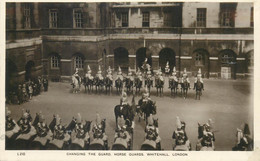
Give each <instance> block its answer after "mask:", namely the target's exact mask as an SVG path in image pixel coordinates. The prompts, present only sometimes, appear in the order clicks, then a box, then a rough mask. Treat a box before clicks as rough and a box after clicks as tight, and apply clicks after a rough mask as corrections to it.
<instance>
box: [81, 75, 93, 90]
mask: <svg viewBox="0 0 260 161" xmlns="http://www.w3.org/2000/svg"><path fill="white" fill-rule="evenodd" d="M93 82H94V81H93V79H89V77H84V79H83V84H84V87H85V92H87V88H88V92H89V93H90V92H93Z"/></svg>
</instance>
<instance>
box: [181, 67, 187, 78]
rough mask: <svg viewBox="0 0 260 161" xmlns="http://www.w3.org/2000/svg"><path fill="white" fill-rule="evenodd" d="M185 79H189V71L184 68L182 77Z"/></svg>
mask: <svg viewBox="0 0 260 161" xmlns="http://www.w3.org/2000/svg"><path fill="white" fill-rule="evenodd" d="M182 76H183V77H187V76H188V75H187V71H186V68H184V71H183V75H182Z"/></svg>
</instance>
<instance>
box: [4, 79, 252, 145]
mask: <svg viewBox="0 0 260 161" xmlns="http://www.w3.org/2000/svg"><path fill="white" fill-rule="evenodd" d="M191 82H192V83H193V81H191ZM204 84H205V91H203V95H202V97H201V100H200V101H199V100H195V99H194V98H195V92H194V91H193V90H191V91H189V92H188V98H187V99H185V100H184V99H183V98H182V97H181V96H178V97H176V98H171V97H170V90H168V89H166V86H168V85H166V86H165V89H164V96H163V97H156V93H155V89H153V90H152V91H151V98H152V100H155V101H156V104H157V115H156V118H159V130H160V137H161V138H162V141H161V145H162V148H163V149H164V150H171V149H172V138H171V137H172V133H173V131H174V130H175V128H176V125H175V120H176V116H179V117H180V118H181V120H183V121H185V122H186V131H187V135H188V137H189V139H190V141H191V144H192V150H195V145H196V142H197V136H198V130H197V126H198V125H197V123H198V122H200V123H205V122H206V121H207V120H208V119H209V118H211V119H212V120H213V121H214V122H215V123H214V130H216V132H215V137H216V143H215V147H216V150H231V148H232V146H234V143H235V139H236V135H235V134H236V128H237V127H240V125H241V124H242V123H243V122H247V123H248V124H249V127H250V130H251V133H252V134H253V92H252V91H253V90H252V89H251V86H252V82H251V81H250V80H213V79H209V80H204ZM192 87H193V84H192ZM114 93H115V88H114ZM140 96H141V95H140ZM140 96H138V97H137V98H136V102H137V101H138V100H139V98H140ZM119 99H120V96H118V95H116V94H112V95H110V96H108V95H104V94H101V95H97V94H86V93H84V90H83V87H82V90H81V92H80V93H78V94H73V93H72V92H71V85H70V83H51V82H50V85H49V91H48V92H44V93H42V94H41V95H39V96H36V97H33V98H32V100H31V101H30V102H27V103H25V104H22V105H7V106H8V107H9V109H10V110H11V111H12V117H13V118H14V119H15V120H18V118H20V117H21V115H22V109H23V108H24V109H30V110H31V114H32V116H33V117H34V116H35V113H36V112H39V111H42V113H43V114H44V115H45V118H46V121H47V123H48V124H49V123H50V121H51V120H52V116H53V114H59V115H60V116H61V118H62V123H63V124H69V122H70V121H71V119H72V117H73V116H76V115H77V113H78V112H80V113H81V115H82V118H83V119H86V120H93V121H94V120H95V116H96V115H95V114H96V112H98V113H99V114H100V116H101V118H106V119H107V127H106V133H107V135H108V139H109V146H110V147H111V146H112V143H113V140H114V130H115V117H114V106H115V105H117V104H119ZM131 99H132V97H131V96H130V97H129V99H128V101H129V102H131ZM135 125H136V126H135V129H134V144H133V148H134V150H139V149H140V147H141V144H142V142H143V140H144V127H145V124H144V121H143V120H142V121H141V122H138V121H137V118H136V119H135Z"/></svg>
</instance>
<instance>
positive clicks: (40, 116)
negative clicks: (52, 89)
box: [39, 112, 45, 123]
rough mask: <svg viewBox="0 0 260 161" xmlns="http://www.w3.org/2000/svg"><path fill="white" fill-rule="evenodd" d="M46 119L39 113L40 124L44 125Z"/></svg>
mask: <svg viewBox="0 0 260 161" xmlns="http://www.w3.org/2000/svg"><path fill="white" fill-rule="evenodd" d="M44 120H45V118H44V115H43V114H42V113H41V112H40V113H39V122H40V123H42V122H44Z"/></svg>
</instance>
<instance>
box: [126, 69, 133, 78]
mask: <svg viewBox="0 0 260 161" xmlns="http://www.w3.org/2000/svg"><path fill="white" fill-rule="evenodd" d="M127 76H128V79H129V80H130V81H134V77H133V74H132V71H131V68H130V67H129V68H128V74H127Z"/></svg>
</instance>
